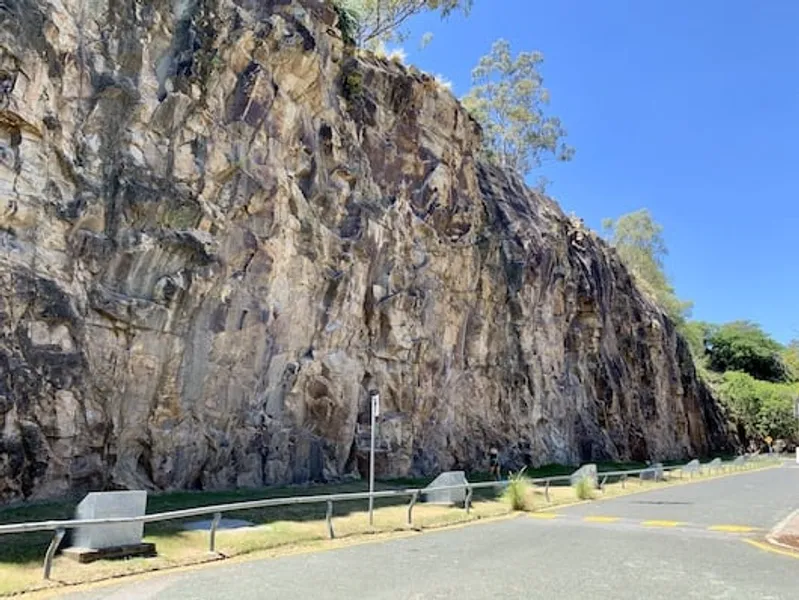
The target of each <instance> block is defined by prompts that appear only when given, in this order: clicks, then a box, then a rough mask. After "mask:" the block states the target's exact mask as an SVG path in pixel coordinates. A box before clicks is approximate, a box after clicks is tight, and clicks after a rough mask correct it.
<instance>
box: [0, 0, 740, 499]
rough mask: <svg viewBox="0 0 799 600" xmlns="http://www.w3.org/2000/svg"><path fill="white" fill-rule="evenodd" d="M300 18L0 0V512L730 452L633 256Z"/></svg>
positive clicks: (439, 104) (327, 20)
mask: <svg viewBox="0 0 799 600" xmlns="http://www.w3.org/2000/svg"><path fill="white" fill-rule="evenodd" d="M478 146H479V132H478V130H477V126H476V125H475V123H474V122H473V121H472V120H470V118H469V117H468V116H467V115H466V113H465V112H464V111H463V110H462V109H461V107H460V106H459V105H458V103H457V102H456V101H455V100H454V98H453V97H452V96H451V95H450V94H449V93H448V92H446V91H445V90H442V89H440V88H439V87H438V86H437V84H436V83H435V82H434V81H433V80H432V79H431V78H429V77H426V76H423V75H421V74H419V73H417V72H410V71H407V70H406V69H405V68H403V67H401V66H398V65H395V64H390V63H387V62H382V61H380V60H378V59H354V58H352V57H348V56H347V53H346V52H345V49H344V47H343V44H342V42H341V39H340V35H339V34H338V32H337V30H336V28H335V15H334V13H333V12H332V10H331V9H330V8H329V7H327V6H326V5H325V3H323V2H321V1H312V0H304V1H302V2H299V1H290V0H284V1H279V0H273V1H271V2H270V1H267V0H258V1H255V0H175V1H170V2H167V1H166V0H154V1H148V2H143V1H139V0H92V1H86V0H61V1H58V2H45V1H44V0H10V1H9V0H7V1H6V2H5V3H4V4H3V6H2V7H0V501H9V500H14V499H21V498H32V497H33V498H35V497H47V496H55V495H59V494H63V493H67V492H69V491H77V490H83V489H88V488H98V487H109V486H110V487H113V486H132V487H142V486H143V487H146V488H220V487H232V486H248V485H263V484H269V483H285V482H291V481H303V480H308V479H322V478H332V477H337V476H342V475H346V474H350V473H354V472H357V470H358V468H359V462H360V461H361V460H362V458H363V450H364V449H365V448H364V446H363V444H362V441H363V439H364V438H367V441H368V421H369V412H368V400H367V390H368V389H370V388H376V389H378V390H379V391H380V392H381V400H382V401H381V404H382V410H383V414H382V415H381V419H382V423H381V426H380V429H379V434H378V440H379V448H380V453H379V456H378V459H379V463H378V467H379V474H381V475H386V476H388V475H405V474H422V473H424V474H431V473H434V472H436V471H438V470H440V469H448V468H454V467H465V468H479V467H485V464H484V463H485V460H486V456H485V452H486V450H487V448H488V446H489V445H491V444H494V445H497V446H498V447H499V448H501V449H502V451H503V453H504V456H505V459H506V461H507V462H508V464H511V463H515V464H521V463H523V462H531V463H533V464H541V463H545V462H552V461H561V462H563V461H566V462H574V463H577V462H580V461H587V460H601V459H644V458H666V457H688V456H693V455H696V454H698V453H704V452H708V451H711V450H713V449H717V448H720V447H722V446H724V445H725V444H726V443H727V434H726V433H725V430H724V425H723V420H722V418H721V416H720V412H719V410H718V408H717V406H716V404H715V403H714V401H713V399H712V398H711V397H710V395H709V394H708V393H707V392H706V390H705V389H704V388H703V387H702V386H701V385H700V383H699V382H698V381H697V379H696V376H695V373H694V370H693V366H692V362H691V359H690V356H689V352H688V349H687V347H686V344H685V343H684V342H683V341H682V340H681V339H680V338H679V337H678V336H677V335H676V334H675V331H674V328H673V326H672V325H671V324H670V323H669V322H668V321H667V320H666V319H665V318H664V317H663V315H662V314H661V312H660V311H658V310H657V309H656V308H655V307H654V306H653V305H652V304H651V303H650V302H648V301H647V300H646V299H645V298H644V297H643V296H642V295H641V294H640V293H639V292H638V291H637V290H636V288H635V287H634V286H633V283H632V282H631V280H630V277H629V275H628V273H627V272H626V270H625V269H624V268H623V267H622V266H621V265H620V263H619V261H618V259H617V258H616V257H615V255H614V253H613V251H612V250H610V249H609V248H608V247H607V246H606V245H605V244H603V243H602V242H601V241H600V240H599V239H597V237H596V236H595V235H594V234H593V233H591V232H589V231H587V230H585V229H584V228H582V227H581V226H580V224H579V223H576V222H571V221H570V220H569V219H567V218H566V217H565V216H564V215H563V214H562V212H561V211H560V209H559V208H558V207H557V206H556V205H555V204H554V203H553V202H552V201H550V200H549V199H547V198H544V197H541V196H537V195H536V194H534V193H533V192H531V191H530V190H528V189H526V188H525V187H524V186H523V184H522V183H521V182H520V181H519V180H517V179H515V178H514V177H512V176H509V175H508V174H506V173H503V172H501V171H499V170H497V169H496V168H494V167H492V166H489V165H488V164H485V163H483V162H481V161H480V159H479V158H478V156H477V149H478Z"/></svg>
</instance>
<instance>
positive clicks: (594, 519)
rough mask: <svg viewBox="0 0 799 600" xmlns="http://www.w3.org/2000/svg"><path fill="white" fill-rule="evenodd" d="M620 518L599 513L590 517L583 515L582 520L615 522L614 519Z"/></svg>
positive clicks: (619, 518)
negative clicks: (603, 515)
mask: <svg viewBox="0 0 799 600" xmlns="http://www.w3.org/2000/svg"><path fill="white" fill-rule="evenodd" d="M619 520H621V517H602V516H599V515H595V516H591V517H583V521H586V522H588V523H615V522H616V521H619Z"/></svg>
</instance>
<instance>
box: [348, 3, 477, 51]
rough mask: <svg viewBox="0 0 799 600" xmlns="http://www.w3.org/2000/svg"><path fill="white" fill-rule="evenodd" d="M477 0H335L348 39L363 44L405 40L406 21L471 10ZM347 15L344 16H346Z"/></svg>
mask: <svg viewBox="0 0 799 600" xmlns="http://www.w3.org/2000/svg"><path fill="white" fill-rule="evenodd" d="M472 2H473V0H334V3H333V4H334V6H335V8H336V11H337V12H338V14H339V27H340V28H341V31H342V34H343V35H344V39H345V41H348V42H350V43H354V44H356V45H357V46H359V47H371V46H373V45H375V46H376V45H378V44H380V43H389V42H398V41H402V40H403V39H405V33H404V31H403V30H402V26H403V24H404V23H405V22H406V21H407V20H408V19H410V18H411V17H413V16H414V15H417V14H419V13H422V12H425V11H436V12H438V13H440V14H441V16H442V17H446V16H448V15H450V14H452V13H453V12H455V11H457V10H462V11H464V12H467V13H468V11H469V9H471V6H472ZM342 17H343V18H342Z"/></svg>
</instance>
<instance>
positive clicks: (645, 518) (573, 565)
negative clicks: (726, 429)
mask: <svg viewBox="0 0 799 600" xmlns="http://www.w3.org/2000/svg"><path fill="white" fill-rule="evenodd" d="M797 507H799V469H797V468H788V467H783V468H779V469H771V470H768V471H760V472H755V473H745V474H740V475H735V476H732V477H729V478H724V479H717V480H713V481H708V482H702V483H694V484H690V485H685V486H679V487H674V488H670V489H666V490H658V491H654V492H647V493H642V494H636V495H633V496H627V497H623V498H618V499H614V500H608V501H602V502H596V503H592V504H584V505H579V506H573V507H571V508H565V509H563V510H560V511H556V512H555V513H554V516H551V517H547V518H540V517H538V518H531V517H528V516H522V517H519V518H515V519H510V520H505V521H499V522H493V523H483V524H478V525H474V526H469V527H463V528H460V529H451V530H447V531H440V532H428V533H424V534H421V535H416V536H413V537H407V538H403V539H396V540H391V541H385V542H379V543H369V544H363V545H358V546H351V547H347V548H342V549H337V550H331V551H327V552H319V553H315V554H307V555H296V556H287V557H284V558H278V559H269V560H258V561H252V562H245V563H237V564H228V565H221V566H216V565H214V566H209V567H208V568H206V569H203V570H198V571H190V572H183V573H174V574H167V575H161V576H153V577H152V578H150V579H147V580H144V581H138V582H136V583H135V584H133V585H131V584H122V585H115V586H110V587H104V588H98V589H97V590H94V591H91V592H85V593H81V594H74V595H70V596H68V598H71V599H72V600H93V599H99V598H104V599H112V600H122V599H125V600H145V599H146V600H149V599H152V598H158V599H164V600H172V599H175V600H178V599H180V600H187V599H198V600H199V599H206V598H207V599H215V600H227V599H230V600H250V599H253V600H254V599H262V598H280V599H281V600H292V599H295V598H296V599H302V600H307V599H308V598H320V599H331V600H345V599H346V600H353V599H361V598H364V599H376V600H411V599H414V600H416V599H456V598H457V599H458V600H462V599H464V598H468V599H481V598H499V597H501V598H525V599H527V598H547V599H549V598H558V599H559V600H567V599H573V598H574V599H578V598H591V599H592V600H604V599H608V600H611V599H612V600H624V599H628V598H629V599H636V600H638V599H640V598H647V599H652V600H658V599H673V598H701V599H714V598H718V599H725V600H735V599H746V600H751V599H769V600H778V599H780V600H782V599H784V600H795V599H796V598H799V560H797V558H794V557H792V556H786V555H781V554H776V553H772V552H768V551H765V550H763V549H762V548H761V547H757V546H755V545H753V544H751V543H748V542H747V540H752V541H755V540H757V539H762V535H763V533H764V531H761V528H770V527H771V526H772V525H774V524H775V523H776V522H777V521H779V520H780V519H782V518H784V517H785V516H786V515H787V514H789V513H790V512H791V511H792V510H794V509H795V508H797Z"/></svg>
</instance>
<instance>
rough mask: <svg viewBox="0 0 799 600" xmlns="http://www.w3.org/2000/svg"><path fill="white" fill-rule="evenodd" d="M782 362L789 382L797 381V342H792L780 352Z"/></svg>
mask: <svg viewBox="0 0 799 600" xmlns="http://www.w3.org/2000/svg"><path fill="white" fill-rule="evenodd" d="M782 362H783V363H784V364H785V367H786V369H787V370H788V376H789V377H790V380H791V381H799V340H792V341H791V342H790V343H789V344H788V345H787V346H786V347H785V349H784V350H783V351H782Z"/></svg>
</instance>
